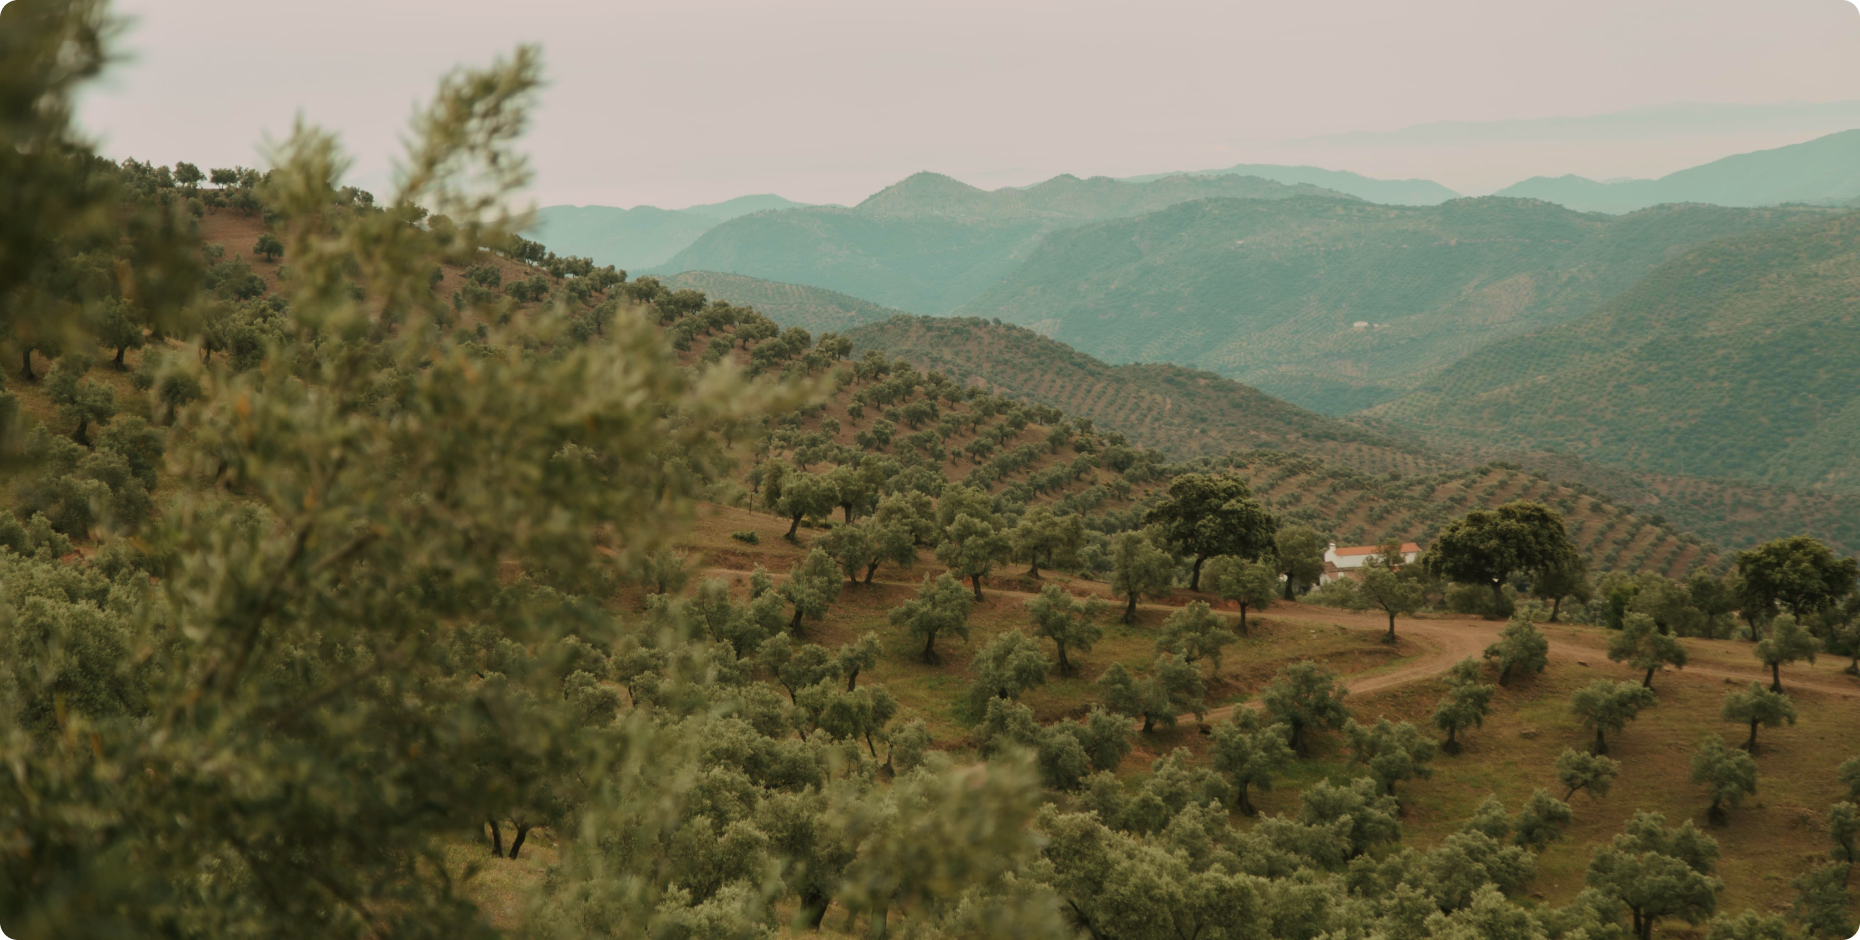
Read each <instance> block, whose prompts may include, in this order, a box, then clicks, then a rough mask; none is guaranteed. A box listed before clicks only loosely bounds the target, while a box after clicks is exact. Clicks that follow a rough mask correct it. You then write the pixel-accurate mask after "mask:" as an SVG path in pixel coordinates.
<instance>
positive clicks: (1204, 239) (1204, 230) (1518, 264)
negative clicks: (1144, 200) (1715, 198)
mask: <svg viewBox="0 0 1860 940" xmlns="http://www.w3.org/2000/svg"><path fill="white" fill-rule="evenodd" d="M1817 214H1824V211H1823V210H1799V209H1797V210H1788V209H1728V208H1721V207H1716V206H1665V207H1661V208H1658V209H1650V210H1647V211H1644V212H1640V213H1636V214H1633V215H1629V216H1623V217H1619V218H1616V217H1610V216H1602V215H1583V214H1580V213H1576V212H1572V211H1570V210H1568V209H1564V208H1562V207H1560V206H1555V205H1551V204H1549V203H1544V202H1536V201H1527V200H1519V199H1505V198H1498V197H1484V198H1480V199H1461V200H1455V201H1452V202H1448V203H1444V204H1441V205H1438V206H1383V205H1375V204H1372V203H1367V202H1362V201H1355V200H1341V199H1335V198H1319V197H1300V198H1296V199H1288V200H1281V201H1275V202H1267V201H1262V200H1243V199H1210V200H1201V201H1197V202H1192V203H1185V204H1182V205H1178V206H1173V207H1170V208H1168V209H1165V210H1162V211H1159V212H1153V213H1150V214H1148V215H1144V216H1140V217H1137V218H1133V219H1121V220H1115V221H1110V222H1101V223H1096V224H1092V225H1086V226H1081V227H1078V228H1074V229H1070V230H1067V231H1063V232H1055V233H1053V234H1051V235H1049V236H1048V237H1047V238H1046V239H1045V240H1044V241H1043V243H1042V244H1041V245H1040V247H1039V249H1038V250H1036V251H1034V252H1033V253H1032V254H1031V255H1030V256H1029V257H1028V259H1027V261H1026V262H1025V263H1024V264H1022V265H1020V266H1019V267H1017V268H1016V269H1015V270H1014V271H1013V272H1012V273H1010V274H1009V275H1008V276H1007V277H1006V278H1004V279H1003V280H1002V281H1001V282H1000V283H998V284H996V285H994V286H993V287H991V288H990V289H989V290H988V291H987V292H986V293H984V294H983V295H981V296H980V297H978V298H977V299H975V300H974V301H973V302H971V303H970V304H968V305H967V306H966V307H964V308H963V310H962V313H964V314H969V315H974V316H979V317H985V318H994V317H998V318H1000V319H1001V320H1003V321H1005V322H1010V323H1018V324H1021V325H1024V326H1028V327H1032V328H1033V329H1035V330H1037V331H1039V332H1041V333H1045V334H1047V335H1049V336H1052V337H1055V338H1057V339H1060V340H1063V341H1065V342H1067V343H1069V344H1071V345H1073V346H1076V347H1078V348H1079V349H1080V350H1081V351H1083V352H1086V353H1089V354H1091V355H1093V356H1097V357H1099V358H1102V359H1107V360H1109V361H1112V362H1133V361H1140V362H1173V363H1179V364H1181V365H1185V366H1193V367H1197V368H1203V369H1209V370H1212V371H1214V372H1218V373H1220V374H1221V375H1224V376H1228V377H1230V378H1236V379H1239V380H1240V381H1243V382H1246V383H1247V384H1249V385H1253V386H1255V387H1258V388H1260V389H1261V390H1263V391H1266V392H1268V393H1269V394H1272V395H1275V396H1278V397H1280V398H1284V399H1286V400H1288V401H1291V402H1293V403H1295V404H1299V405H1302V406H1304V407H1307V408H1312V409H1315V410H1318V411H1322V412H1326V413H1329V414H1346V413H1349V412H1352V411H1357V410H1360V409H1362V408H1365V407H1368V406H1370V405H1373V404H1377V403H1379V402H1381V401H1385V400H1388V399H1391V398H1395V397H1397V396H1398V395H1400V394H1401V393H1402V392H1403V391H1404V390H1406V389H1409V388H1412V387H1414V386H1415V385H1416V384H1418V383H1419V382H1421V381H1422V380H1424V379H1425V378H1426V377H1427V376H1429V375H1432V374H1434V373H1437V372H1439V371H1440V370H1442V369H1444V368H1446V367H1447V366H1449V365H1451V364H1452V363H1454V362H1455V361H1456V360H1458V359H1460V358H1461V357H1463V356H1465V355H1467V354H1468V353H1471V352H1472V351H1474V350H1475V349H1478V348H1479V347H1480V346H1483V345H1485V344H1486V343H1490V342H1492V341H1494V340H1497V339H1502V338H1505V337H1510V336H1516V335H1518V334H1521V333H1526V332H1529V331H1532V330H1536V329H1540V328H1543V327H1546V326H1551V325H1554V324H1558V323H1563V322H1567V321H1570V320H1573V319H1576V318H1578V317H1581V316H1583V315H1584V314H1587V313H1588V312H1590V311H1591V310H1593V309H1595V308H1596V307H1597V306H1598V305H1600V304H1601V303H1602V302H1603V301H1604V300H1607V299H1608V298H1609V297H1611V296H1613V295H1615V294H1617V293H1619V292H1621V291H1623V290H1626V289H1627V288H1628V287H1629V286H1631V285H1632V284H1633V283H1634V282H1635V281H1636V280H1638V279H1640V278H1641V277H1643V276H1645V275H1646V274H1648V273H1649V272H1651V271H1652V270H1653V269H1654V268H1655V267H1657V266H1659V265H1660V264H1661V263H1663V262H1665V261H1667V260H1668V259H1670V258H1672V257H1673V256H1674V255H1675V254H1677V253H1678V252H1680V251H1683V250H1685V249H1687V248H1690V247H1692V246H1694V245H1697V244H1699V243H1701V242H1704V241H1707V240H1709V239H1712V238H1718V237H1722V236H1725V235H1732V234H1737V233H1741V232H1748V231H1752V230H1759V229H1764V228H1776V227H1779V226H1783V225H1787V224H1790V223H1791V222H1793V221H1796V220H1799V219H1800V218H1802V217H1804V215H1817Z"/></svg>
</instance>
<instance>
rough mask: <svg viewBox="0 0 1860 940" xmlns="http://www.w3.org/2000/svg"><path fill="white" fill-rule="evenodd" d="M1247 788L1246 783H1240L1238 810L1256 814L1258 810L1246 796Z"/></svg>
mask: <svg viewBox="0 0 1860 940" xmlns="http://www.w3.org/2000/svg"><path fill="white" fill-rule="evenodd" d="M1247 790H1248V787H1247V785H1246V784H1244V783H1243V784H1241V785H1240V801H1239V802H1240V812H1241V813H1242V814H1243V815H1247V816H1258V815H1259V810H1257V809H1254V808H1253V800H1252V799H1251V798H1249V797H1248V796H1247Z"/></svg>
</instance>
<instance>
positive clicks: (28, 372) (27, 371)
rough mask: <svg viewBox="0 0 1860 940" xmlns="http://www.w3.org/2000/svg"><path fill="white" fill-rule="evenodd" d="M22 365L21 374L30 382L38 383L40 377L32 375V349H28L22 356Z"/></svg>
mask: <svg viewBox="0 0 1860 940" xmlns="http://www.w3.org/2000/svg"><path fill="white" fill-rule="evenodd" d="M20 363H21V367H20V370H19V374H20V375H23V376H25V377H26V381H28V382H37V381H38V380H39V377H38V376H36V375H33V374H32V347H30V346H28V347H26V351H25V352H24V353H22V354H21V355H20Z"/></svg>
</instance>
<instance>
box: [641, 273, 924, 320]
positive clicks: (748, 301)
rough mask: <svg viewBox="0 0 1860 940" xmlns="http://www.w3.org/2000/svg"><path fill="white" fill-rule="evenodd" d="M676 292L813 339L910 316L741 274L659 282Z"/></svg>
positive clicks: (688, 276)
mask: <svg viewBox="0 0 1860 940" xmlns="http://www.w3.org/2000/svg"><path fill="white" fill-rule="evenodd" d="M659 280H660V281H661V282H662V283H664V284H665V286H666V287H669V288H671V289H673V290H686V289H689V290H696V291H701V292H703V293H704V294H705V295H706V296H708V297H710V298H712V299H715V300H722V301H725V302H728V303H732V304H736V305H738V306H743V307H754V308H756V309H757V310H759V311H761V312H762V315H763V316H766V317H768V318H769V319H771V320H774V321H775V322H776V323H777V324H779V325H781V326H783V327H790V326H798V327H800V328H802V329H804V330H807V331H808V332H810V333H815V334H819V333H825V332H828V331H834V332H840V333H844V332H846V331H847V330H850V329H853V328H854V327H860V326H865V325H868V324H872V323H882V322H884V321H885V320H888V319H890V318H892V317H897V316H909V314H907V313H904V312H903V311H899V310H893V309H891V308H890V307H881V306H879V305H878V304H875V303H872V302H871V301H869V300H860V299H859V298H857V297H853V296H851V295H848V294H842V293H840V292H839V291H831V290H827V289H826V288H824V287H807V286H805V285H801V284H783V283H781V282H779V281H764V280H761V279H759V278H753V277H745V276H744V275H741V274H718V273H717V272H715V271H686V272H685V273H683V274H673V275H671V276H669V277H663V278H660V279H659Z"/></svg>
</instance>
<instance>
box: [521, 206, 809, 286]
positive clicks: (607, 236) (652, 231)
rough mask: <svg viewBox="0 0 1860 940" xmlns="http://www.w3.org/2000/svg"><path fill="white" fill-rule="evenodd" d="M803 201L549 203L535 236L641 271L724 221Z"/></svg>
mask: <svg viewBox="0 0 1860 940" xmlns="http://www.w3.org/2000/svg"><path fill="white" fill-rule="evenodd" d="M799 205H801V203H798V202H794V201H792V200H788V199H783V198H782V197H780V196H776V195H773V194H764V195H757V196H738V197H736V198H735V199H727V200H724V201H723V202H718V203H711V204H709V205H701V206H687V207H685V208H683V209H660V208H658V207H656V206H634V207H633V208H631V209H616V208H614V207H612V206H544V207H543V208H541V209H538V210H536V224H535V225H533V226H531V228H530V234H532V235H535V236H537V237H539V238H542V239H546V240H547V241H548V242H549V244H551V245H559V246H561V247H562V249H563V250H564V251H565V253H567V254H573V255H581V256H584V257H589V258H593V259H595V260H596V261H597V262H599V263H601V264H611V265H615V266H617V267H620V268H623V269H626V270H639V269H643V268H650V267H654V266H656V265H660V264H663V263H665V262H666V261H668V260H670V259H671V257H672V256H673V255H675V254H677V253H678V252H680V251H682V250H684V248H685V247H686V246H688V245H690V244H691V243H692V242H694V241H697V239H698V236H700V235H702V234H704V233H705V232H708V231H710V230H711V229H712V228H714V227H716V225H717V224H718V223H720V222H727V221H729V220H730V219H734V218H736V217H737V216H741V215H748V214H749V213H752V212H766V211H769V210H772V209H788V208H792V207H795V206H799Z"/></svg>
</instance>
